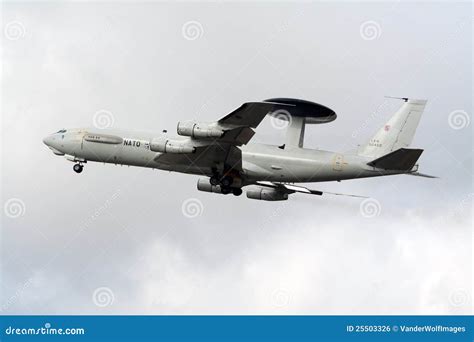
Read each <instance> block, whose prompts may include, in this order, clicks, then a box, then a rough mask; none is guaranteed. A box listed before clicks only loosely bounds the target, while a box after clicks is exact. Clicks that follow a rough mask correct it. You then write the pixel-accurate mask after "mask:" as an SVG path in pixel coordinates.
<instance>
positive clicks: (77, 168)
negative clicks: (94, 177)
mask: <svg viewBox="0 0 474 342" xmlns="http://www.w3.org/2000/svg"><path fill="white" fill-rule="evenodd" d="M72 169H73V170H74V172H76V173H81V172H82V170H83V169H84V166H82V165H81V164H74V166H73V167H72Z"/></svg>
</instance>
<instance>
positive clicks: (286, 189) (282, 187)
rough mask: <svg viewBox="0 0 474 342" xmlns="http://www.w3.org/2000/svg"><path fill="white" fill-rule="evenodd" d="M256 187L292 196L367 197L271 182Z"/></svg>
mask: <svg viewBox="0 0 474 342" xmlns="http://www.w3.org/2000/svg"><path fill="white" fill-rule="evenodd" d="M256 185H260V186H264V187H269V188H274V189H278V190H280V191H283V192H285V193H287V194H292V193H295V192H299V193H303V194H309V195H318V196H322V195H323V194H329V195H336V196H349V197H358V198H368V197H367V196H359V195H350V194H341V193H337V192H328V191H319V190H311V189H308V188H306V187H304V186H298V185H293V184H285V183H273V182H266V181H264V182H256Z"/></svg>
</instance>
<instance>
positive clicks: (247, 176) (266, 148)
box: [44, 128, 405, 185]
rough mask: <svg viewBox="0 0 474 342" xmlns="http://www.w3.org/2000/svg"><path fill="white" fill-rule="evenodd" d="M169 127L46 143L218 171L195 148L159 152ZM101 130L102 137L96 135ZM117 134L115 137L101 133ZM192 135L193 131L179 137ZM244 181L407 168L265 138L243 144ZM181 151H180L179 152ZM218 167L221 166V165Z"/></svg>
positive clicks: (98, 157)
mask: <svg viewBox="0 0 474 342" xmlns="http://www.w3.org/2000/svg"><path fill="white" fill-rule="evenodd" d="M160 135H163V133H159V134H153V133H139V132H129V131H119V130H115V129H96V128H91V129H68V130H65V132H62V133H61V132H58V133H54V134H52V135H50V136H48V137H46V138H45V139H44V143H45V144H46V145H47V146H48V147H49V148H50V149H51V150H52V151H53V152H54V153H55V154H57V155H64V156H65V157H66V158H67V159H68V160H70V161H73V162H78V163H83V162H103V163H110V164H115V165H130V166H138V167H147V168H154V169H160V170H166V171H175V172H181V173H188V174H195V175H200V176H209V177H210V176H212V175H213V169H212V168H211V167H210V166H209V163H207V161H206V162H203V163H202V164H201V163H200V160H193V159H192V158H191V156H192V154H181V156H182V157H181V158H179V162H177V163H175V162H173V163H169V162H167V161H166V160H163V158H160V157H162V155H163V153H159V152H153V151H152V150H151V149H150V141H151V140H152V139H153V138H154V137H156V136H160ZM94 136H97V140H94ZM103 136H105V137H113V138H114V139H115V140H114V139H112V140H107V139H106V140H105V141H104V139H102V140H101V139H100V137H103ZM173 139H182V140H183V141H185V140H188V141H192V138H188V137H173ZM240 150H241V151H242V157H241V159H242V162H241V172H240V177H241V178H242V184H243V185H246V184H252V183H254V182H256V181H272V182H288V183H299V182H302V183H303V182H322V181H340V180H345V179H354V178H365V177H375V176H383V175H391V174H398V173H405V172H396V171H387V170H381V169H377V168H374V167H372V166H369V165H367V163H368V162H369V161H370V160H371V158H370V157H367V156H359V155H357V154H354V153H337V152H329V151H323V150H313V149H306V148H296V147H290V148H280V147H278V146H273V145H266V144H260V143H249V144H247V145H244V146H242V147H240ZM174 155H176V154H174ZM216 167H217V168H218V167H219V166H216Z"/></svg>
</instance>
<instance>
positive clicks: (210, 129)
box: [177, 121, 224, 138]
mask: <svg viewBox="0 0 474 342" xmlns="http://www.w3.org/2000/svg"><path fill="white" fill-rule="evenodd" d="M177 131H178V134H179V135H184V136H186V137H193V138H220V137H221V136H222V135H223V134H224V130H223V129H222V128H220V127H219V126H217V125H216V124H209V123H199V122H194V121H184V122H178V129H177Z"/></svg>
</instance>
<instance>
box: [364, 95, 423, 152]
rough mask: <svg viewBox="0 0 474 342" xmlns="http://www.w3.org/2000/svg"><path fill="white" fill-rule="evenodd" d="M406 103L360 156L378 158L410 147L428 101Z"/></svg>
mask: <svg viewBox="0 0 474 342" xmlns="http://www.w3.org/2000/svg"><path fill="white" fill-rule="evenodd" d="M404 101H405V103H404V104H403V105H402V107H401V108H400V109H399V110H398V111H397V112H396V113H395V114H394V115H393V116H392V117H391V118H390V120H389V121H388V122H387V123H386V124H385V125H384V127H382V128H381V129H380V130H379V131H378V132H377V134H375V135H374V137H373V138H372V139H370V141H369V143H368V144H367V145H365V146H363V147H362V148H361V149H360V150H359V154H360V155H363V156H370V157H374V158H377V157H381V156H385V155H386V154H389V153H391V152H394V151H396V150H398V149H404V148H406V147H408V146H410V144H411V142H412V140H413V137H414V135H415V131H416V128H417V127H418V123H419V122H420V118H421V114H422V113H423V110H424V109H425V105H426V102H427V101H426V100H414V99H404ZM420 154H421V153H420ZM418 157H419V156H418ZM417 159H418V158H417ZM415 161H416V160H415Z"/></svg>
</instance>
